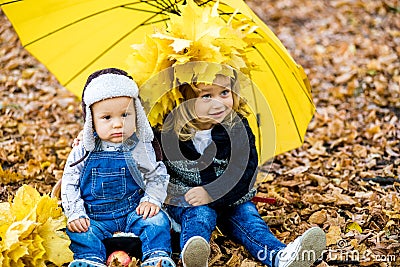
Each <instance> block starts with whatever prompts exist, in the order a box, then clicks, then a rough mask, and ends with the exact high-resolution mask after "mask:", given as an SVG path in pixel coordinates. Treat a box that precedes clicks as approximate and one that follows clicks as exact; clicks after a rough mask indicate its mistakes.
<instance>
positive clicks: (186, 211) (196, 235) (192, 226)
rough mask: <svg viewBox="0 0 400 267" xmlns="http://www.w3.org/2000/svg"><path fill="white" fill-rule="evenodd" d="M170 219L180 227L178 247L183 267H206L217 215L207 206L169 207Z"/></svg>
mask: <svg viewBox="0 0 400 267" xmlns="http://www.w3.org/2000/svg"><path fill="white" fill-rule="evenodd" d="M168 212H169V214H170V215H171V217H172V218H173V219H174V220H175V221H176V222H177V223H178V224H180V225H181V235H180V245H181V251H182V252H181V258H182V264H183V266H184V267H206V266H208V257H209V255H210V245H209V242H210V239H211V234H212V232H213V231H214V229H215V225H216V218H217V214H216V212H215V210H213V209H211V208H210V207H208V206H196V207H178V206H169V207H168Z"/></svg>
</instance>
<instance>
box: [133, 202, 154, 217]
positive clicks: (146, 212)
mask: <svg viewBox="0 0 400 267" xmlns="http://www.w3.org/2000/svg"><path fill="white" fill-rule="evenodd" d="M159 211H160V207H159V206H157V205H156V204H153V203H151V202H148V201H144V202H142V203H140V204H139V206H138V207H137V208H136V213H137V214H138V215H142V216H143V219H146V218H147V217H149V218H151V217H153V216H154V215H156V214H157V213H158V212H159Z"/></svg>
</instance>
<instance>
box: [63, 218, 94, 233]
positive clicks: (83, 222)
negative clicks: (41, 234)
mask: <svg viewBox="0 0 400 267" xmlns="http://www.w3.org/2000/svg"><path fill="white" fill-rule="evenodd" d="M89 226H90V220H89V219H88V218H79V219H76V220H73V221H72V222H70V223H68V225H67V227H68V230H70V231H71V232H77V233H82V232H86V231H87V230H89Z"/></svg>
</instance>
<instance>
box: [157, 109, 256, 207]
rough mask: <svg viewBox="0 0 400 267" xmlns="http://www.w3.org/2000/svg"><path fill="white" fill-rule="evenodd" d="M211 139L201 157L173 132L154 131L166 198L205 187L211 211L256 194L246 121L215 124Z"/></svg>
mask: <svg viewBox="0 0 400 267" xmlns="http://www.w3.org/2000/svg"><path fill="white" fill-rule="evenodd" d="M211 136H212V140H213V142H212V143H211V144H210V145H209V146H208V147H207V148H206V149H205V151H204V153H203V155H201V154H200V153H198V152H197V150H196V148H195V147H194V145H193V142H192V140H189V141H180V140H178V139H177V136H176V134H175V133H174V132H172V131H170V132H162V134H161V132H160V131H157V130H155V137H156V138H157V140H158V142H159V143H160V145H161V148H162V151H163V161H164V163H165V165H166V166H167V169H168V174H169V175H170V186H169V192H168V193H169V196H168V197H167V199H168V198H169V199H170V200H171V199H174V198H182V196H183V195H184V194H185V193H186V192H187V191H188V190H189V189H190V188H191V187H195V186H204V188H205V189H206V190H207V192H208V193H209V195H210V196H211V198H212V199H214V201H213V202H212V203H210V204H209V205H210V206H212V207H214V208H222V207H227V206H235V205H238V204H240V203H243V202H245V201H248V200H250V199H251V198H252V197H253V196H254V195H255V192H256V191H255V189H253V186H254V182H255V178H256V173H257V172H256V170H257V166H258V155H257V150H256V147H255V138H254V134H253V132H252V130H251V128H250V126H249V123H248V121H247V119H246V118H240V117H237V120H236V123H234V124H233V126H228V125H223V124H217V125H215V126H214V128H213V129H212V131H211ZM178 148H179V149H178Z"/></svg>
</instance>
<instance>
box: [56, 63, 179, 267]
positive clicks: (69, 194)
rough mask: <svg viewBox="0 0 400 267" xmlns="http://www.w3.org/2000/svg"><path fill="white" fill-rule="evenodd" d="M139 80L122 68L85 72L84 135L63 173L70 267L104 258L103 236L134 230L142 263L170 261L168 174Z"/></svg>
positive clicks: (102, 262)
mask: <svg viewBox="0 0 400 267" xmlns="http://www.w3.org/2000/svg"><path fill="white" fill-rule="evenodd" d="M138 93H139V89H138V87H137V85H136V83H135V82H134V81H133V80H132V78H131V77H130V76H128V75H127V73H126V72H125V71H123V70H119V69H115V68H109V69H103V70H100V71H97V72H95V73H93V74H92V75H90V76H89V78H88V80H87V82H86V85H85V87H84V90H83V93H82V108H83V114H84V119H85V124H84V129H83V141H82V142H81V143H80V144H79V145H78V146H75V147H74V148H73V149H72V151H71V153H70V155H69V157H68V160H67V163H66V166H65V169H64V174H63V177H62V186H61V199H62V205H63V208H64V212H65V214H66V216H67V218H68V222H67V234H68V235H69V237H70V239H71V246H70V247H71V250H72V251H73V252H74V261H73V262H71V263H70V265H69V267H77V266H88V267H92V266H93V267H94V266H99V267H100V266H106V265H105V261H106V250H105V247H104V244H103V242H102V241H103V240H104V239H105V238H109V237H112V235H113V233H115V232H131V233H134V234H136V235H137V236H139V238H140V239H141V241H142V253H143V258H142V265H141V266H142V267H145V266H155V265H157V263H161V266H167V267H175V264H174V262H173V261H172V259H171V258H170V254H171V237H170V222H169V219H168V217H167V215H166V214H165V213H164V212H163V211H162V210H161V205H162V203H163V202H164V200H165V197H166V194H167V193H166V189H167V185H168V181H169V176H168V174H167V172H166V168H165V165H164V164H163V163H162V162H159V161H156V157H155V152H154V150H153V147H152V145H151V141H152V140H153V132H152V129H151V127H150V124H149V122H148V120H147V118H146V115H145V112H144V110H143V107H142V104H141V102H140V99H139V96H138Z"/></svg>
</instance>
